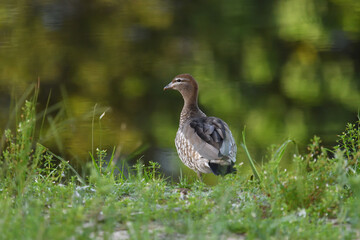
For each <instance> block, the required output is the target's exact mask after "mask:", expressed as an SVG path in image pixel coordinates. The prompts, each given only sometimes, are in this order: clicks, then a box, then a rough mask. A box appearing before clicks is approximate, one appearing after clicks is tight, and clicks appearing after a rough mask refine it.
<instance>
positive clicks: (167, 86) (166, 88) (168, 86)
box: [164, 82, 172, 91]
mask: <svg viewBox="0 0 360 240" xmlns="http://www.w3.org/2000/svg"><path fill="white" fill-rule="evenodd" d="M168 89H172V82H171V83H169V84H168V85H166V86H165V87H164V91H165V90H168Z"/></svg>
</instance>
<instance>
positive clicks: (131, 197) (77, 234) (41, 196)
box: [0, 94, 360, 240]
mask: <svg viewBox="0 0 360 240" xmlns="http://www.w3.org/2000/svg"><path fill="white" fill-rule="evenodd" d="M35 95H36V94H35ZM35 103H36V97H34V98H33V99H32V100H30V101H27V102H26V103H25V104H24V106H23V108H22V110H21V113H19V114H18V115H19V116H20V117H19V119H18V120H17V125H16V129H14V130H13V131H11V130H6V131H5V132H4V139H5V141H4V145H3V146H2V147H3V148H2V149H3V150H2V153H1V159H0V160H1V170H0V180H1V181H0V206H1V207H0V229H1V230H2V231H1V232H0V238H1V239H97V238H98V239H197V240H198V239H245V238H246V239H356V238H359V235H360V231H359V227H360V208H359V207H358V202H359V197H360V175H359V158H360V140H359V139H360V130H359V124H360V122H357V123H355V124H348V125H347V126H346V129H345V130H344V132H343V133H342V134H341V135H340V136H339V138H338V139H339V140H338V142H337V143H336V145H335V146H334V148H333V149H325V148H323V147H322V146H321V140H320V138H319V137H316V136H315V137H314V138H313V139H312V140H311V141H310V144H309V145H308V149H307V152H306V153H305V154H299V153H298V152H297V150H293V149H291V148H288V146H289V144H290V143H293V141H291V140H287V141H285V142H284V143H283V144H280V145H279V147H278V148H277V149H274V150H273V152H271V153H270V156H271V157H270V159H269V161H268V162H267V163H265V164H263V165H262V166H257V167H255V163H254V161H253V160H252V159H251V157H250V153H249V152H248V150H247V147H246V143H245V135H243V143H242V146H243V147H244V149H245V150H246V152H247V155H248V156H249V159H250V162H251V164H252V167H253V174H254V176H255V178H254V180H252V177H251V176H250V175H245V174H244V172H245V171H242V168H241V166H240V165H238V166H237V168H238V171H237V174H234V175H228V176H225V177H223V178H221V179H220V180H219V183H218V184H217V185H216V186H207V185H206V184H204V183H202V182H199V181H196V180H194V179H189V177H187V176H184V175H182V176H181V178H180V181H179V182H174V181H172V180H171V179H166V178H164V177H163V176H162V175H161V173H159V165H158V164H157V163H150V165H149V166H145V165H144V164H142V163H141V161H139V163H138V164H137V165H136V166H135V167H134V168H133V171H132V173H131V174H128V175H127V176H125V174H123V168H121V167H117V166H115V165H114V164H113V158H114V151H115V149H114V150H113V151H112V153H111V154H110V156H109V157H110V161H105V159H107V156H106V155H107V152H106V151H105V150H101V149H98V150H97V151H96V154H90V155H91V159H92V162H90V163H89V166H88V167H89V168H90V173H89V174H88V175H87V176H85V177H81V176H80V175H79V174H77V172H76V171H75V170H74V169H73V168H72V167H71V165H70V164H69V163H68V162H67V161H66V160H65V159H63V158H62V157H60V156H57V155H55V154H53V153H52V152H51V151H50V150H49V149H47V148H46V147H45V146H43V145H41V144H40V143H37V142H36V139H37V137H36V136H35V132H36V131H35V126H36V122H37V120H36V114H35V113H36V112H35ZM42 119H43V118H40V120H39V121H41V120H42ZM42 122H43V121H42ZM40 132H41V131H40ZM285 151H289V152H291V151H293V156H292V157H291V158H292V159H291V161H292V164H291V168H290V169H284V168H282V167H281V164H280V162H281V161H282V158H283V157H284V156H287V155H284V152H285ZM117 172H119V174H116V173H117Z"/></svg>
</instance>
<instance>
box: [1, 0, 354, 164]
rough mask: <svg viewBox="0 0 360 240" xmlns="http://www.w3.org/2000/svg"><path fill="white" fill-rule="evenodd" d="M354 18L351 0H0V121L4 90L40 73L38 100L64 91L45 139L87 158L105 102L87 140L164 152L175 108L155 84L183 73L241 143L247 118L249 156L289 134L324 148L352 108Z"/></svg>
mask: <svg viewBox="0 0 360 240" xmlns="http://www.w3.org/2000/svg"><path fill="white" fill-rule="evenodd" d="M359 22H360V2H359V1H357V0H346V1H345V0H344V1H341V0H327V1H326V0H320V1H314V0H305V1H304V0H281V1H267V2H264V1H260V0H256V1H235V0H232V1H195V2H194V1H174V0H147V1H140V0H132V1H126V0H121V1H114V0H86V1H85V0H68V1H60V0H37V1H35V0H33V1H31V0H28V1H12V0H1V4H0V66H1V67H0V107H1V108H0V112H1V119H0V121H1V125H0V126H1V129H3V127H2V126H5V124H6V121H8V119H9V118H8V115H9V113H10V109H9V106H10V103H11V100H10V99H11V97H12V95H13V96H15V99H18V96H20V95H22V93H23V92H24V91H25V90H26V89H27V87H28V86H29V83H32V82H35V81H36V80H37V78H40V80H41V92H40V96H39V101H40V105H41V106H40V107H42V108H45V105H46V99H47V97H48V94H49V89H52V96H51V100H50V105H51V104H54V103H58V102H59V99H64V101H63V103H62V106H60V107H59V108H58V109H57V110H54V111H55V112H61V113H62V114H61V115H57V116H61V117H59V118H56V119H52V118H48V119H47V121H46V124H45V126H46V125H48V126H49V128H51V126H52V127H53V129H61V130H60V131H55V130H54V131H53V133H54V135H55V134H56V135H57V136H56V137H55V138H54V137H52V138H51V137H49V138H47V139H43V141H45V142H46V143H47V146H51V144H53V146H57V147H58V149H59V150H58V151H60V152H64V154H68V155H69V153H71V155H73V156H72V157H74V158H75V156H80V157H79V158H80V159H85V158H86V157H85V156H87V153H88V150H89V146H91V145H90V144H91V139H92V138H91V131H90V129H91V120H92V110H93V107H94V105H95V103H100V105H102V106H111V109H112V111H111V112H110V113H109V114H106V116H105V117H103V118H102V119H101V122H102V123H101V124H100V119H99V121H95V123H96V124H97V125H96V126H95V133H94V135H95V136H94V138H95V139H96V142H97V144H100V145H101V144H103V145H105V146H113V145H117V146H120V147H121V149H122V151H123V152H122V153H125V154H126V153H130V152H132V151H133V150H134V149H136V148H137V147H139V146H140V145H142V144H144V143H150V144H151V146H152V148H151V149H153V150H150V152H149V153H148V154H147V155H146V157H145V158H147V160H148V161H149V160H157V159H154V158H155V157H158V155H157V154H152V153H154V152H156V151H157V149H164V148H171V149H174V147H173V139H174V137H175V133H176V128H177V124H178V117H179V113H180V109H181V105H182V100H181V99H180V96H179V95H178V94H177V93H175V92H174V93H166V94H164V93H163V92H162V87H163V86H164V85H165V84H167V83H168V82H169V81H170V80H171V78H172V77H174V76H175V75H177V74H179V73H184V72H187V73H191V74H192V75H193V76H194V77H195V78H196V79H197V80H198V82H199V85H200V105H201V106H202V108H203V109H204V111H205V112H206V113H207V114H208V115H215V116H217V117H220V118H222V119H224V120H225V121H226V122H228V124H229V125H230V127H231V129H232V131H233V132H234V135H235V136H238V139H239V140H240V138H239V136H240V132H241V130H242V129H243V126H244V125H246V126H247V136H248V137H247V139H248V146H249V148H250V150H255V149H256V150H258V151H256V152H258V153H259V155H257V156H261V155H260V154H261V153H263V150H264V149H265V148H266V147H267V146H269V145H270V144H274V143H275V144H276V143H279V144H280V143H281V142H283V141H284V140H285V139H286V138H289V137H290V138H292V139H295V140H296V141H297V142H298V143H300V145H301V144H303V146H304V145H305V143H306V142H307V140H308V139H310V138H311V136H312V135H313V134H318V135H320V136H321V137H322V139H323V141H324V143H325V145H327V144H329V143H333V142H334V141H335V136H336V134H338V133H339V132H340V131H341V129H342V127H343V124H344V123H345V122H353V120H354V119H355V118H356V115H357V112H358V110H359V105H360V81H359V73H360V71H359V70H360V68H359V61H360V54H359V53H360V51H359V49H360V24H359ZM59 109H60V110H59ZM61 109H62V110H61ZM103 112H107V110H106V109H105V108H101V107H99V108H98V112H96V117H99V116H100V115H101V114H102V113H103ZM60 119H63V120H64V119H67V120H66V122H65V124H63V125H61V126H60V124H57V123H59V122H60ZM53 139H62V141H57V142H56V141H55V143H54V142H53ZM50 142H52V143H50ZM151 151H153V152H151ZM252 152H254V151H252ZM244 157H245V156H244V154H243V153H242V152H241V153H240V159H241V158H242V159H244ZM87 158H88V156H87ZM239 161H241V160H239Z"/></svg>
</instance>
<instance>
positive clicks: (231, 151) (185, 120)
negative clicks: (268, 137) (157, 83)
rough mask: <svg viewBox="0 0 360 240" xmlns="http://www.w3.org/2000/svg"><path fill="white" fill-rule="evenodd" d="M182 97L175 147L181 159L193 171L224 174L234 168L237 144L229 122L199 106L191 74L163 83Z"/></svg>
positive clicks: (196, 85) (233, 170) (199, 176)
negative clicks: (208, 113) (209, 113)
mask: <svg viewBox="0 0 360 240" xmlns="http://www.w3.org/2000/svg"><path fill="white" fill-rule="evenodd" d="M168 89H173V90H176V91H178V92H180V94H181V95H182V97H183V100H184V105H183V108H182V110H181V113H180V121H179V128H178V130H177V133H176V137H175V147H176V150H177V153H178V155H179V158H180V160H181V161H182V162H183V163H184V165H186V166H187V167H188V168H190V169H192V170H193V171H195V172H196V174H197V176H198V178H199V179H200V180H202V174H203V173H205V174H206V173H213V174H215V175H221V176H224V175H226V174H229V173H234V172H236V170H235V168H234V164H235V162H236V152H237V147H236V143H235V140H234V138H233V136H232V133H231V131H230V129H229V126H228V125H227V124H226V123H225V122H224V121H223V120H221V119H220V118H217V117H208V116H207V115H206V114H205V113H204V112H203V111H201V110H200V108H199V106H198V89H199V87H198V83H197V82H196V80H195V79H194V78H193V77H192V76H191V75H190V74H187V73H185V74H179V75H177V76H176V77H175V78H173V80H172V81H171V82H170V83H169V84H168V85H166V86H165V87H164V90H168Z"/></svg>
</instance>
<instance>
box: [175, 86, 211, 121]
mask: <svg viewBox="0 0 360 240" xmlns="http://www.w3.org/2000/svg"><path fill="white" fill-rule="evenodd" d="M183 97H184V106H183V108H182V110H181V114H180V124H179V125H180V126H182V125H183V124H184V123H185V122H186V121H187V120H188V119H190V118H194V117H205V116H206V115H205V114H204V113H203V112H202V111H201V110H200V108H199V106H198V98H197V92H195V94H192V95H191V96H184V95H183Z"/></svg>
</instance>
